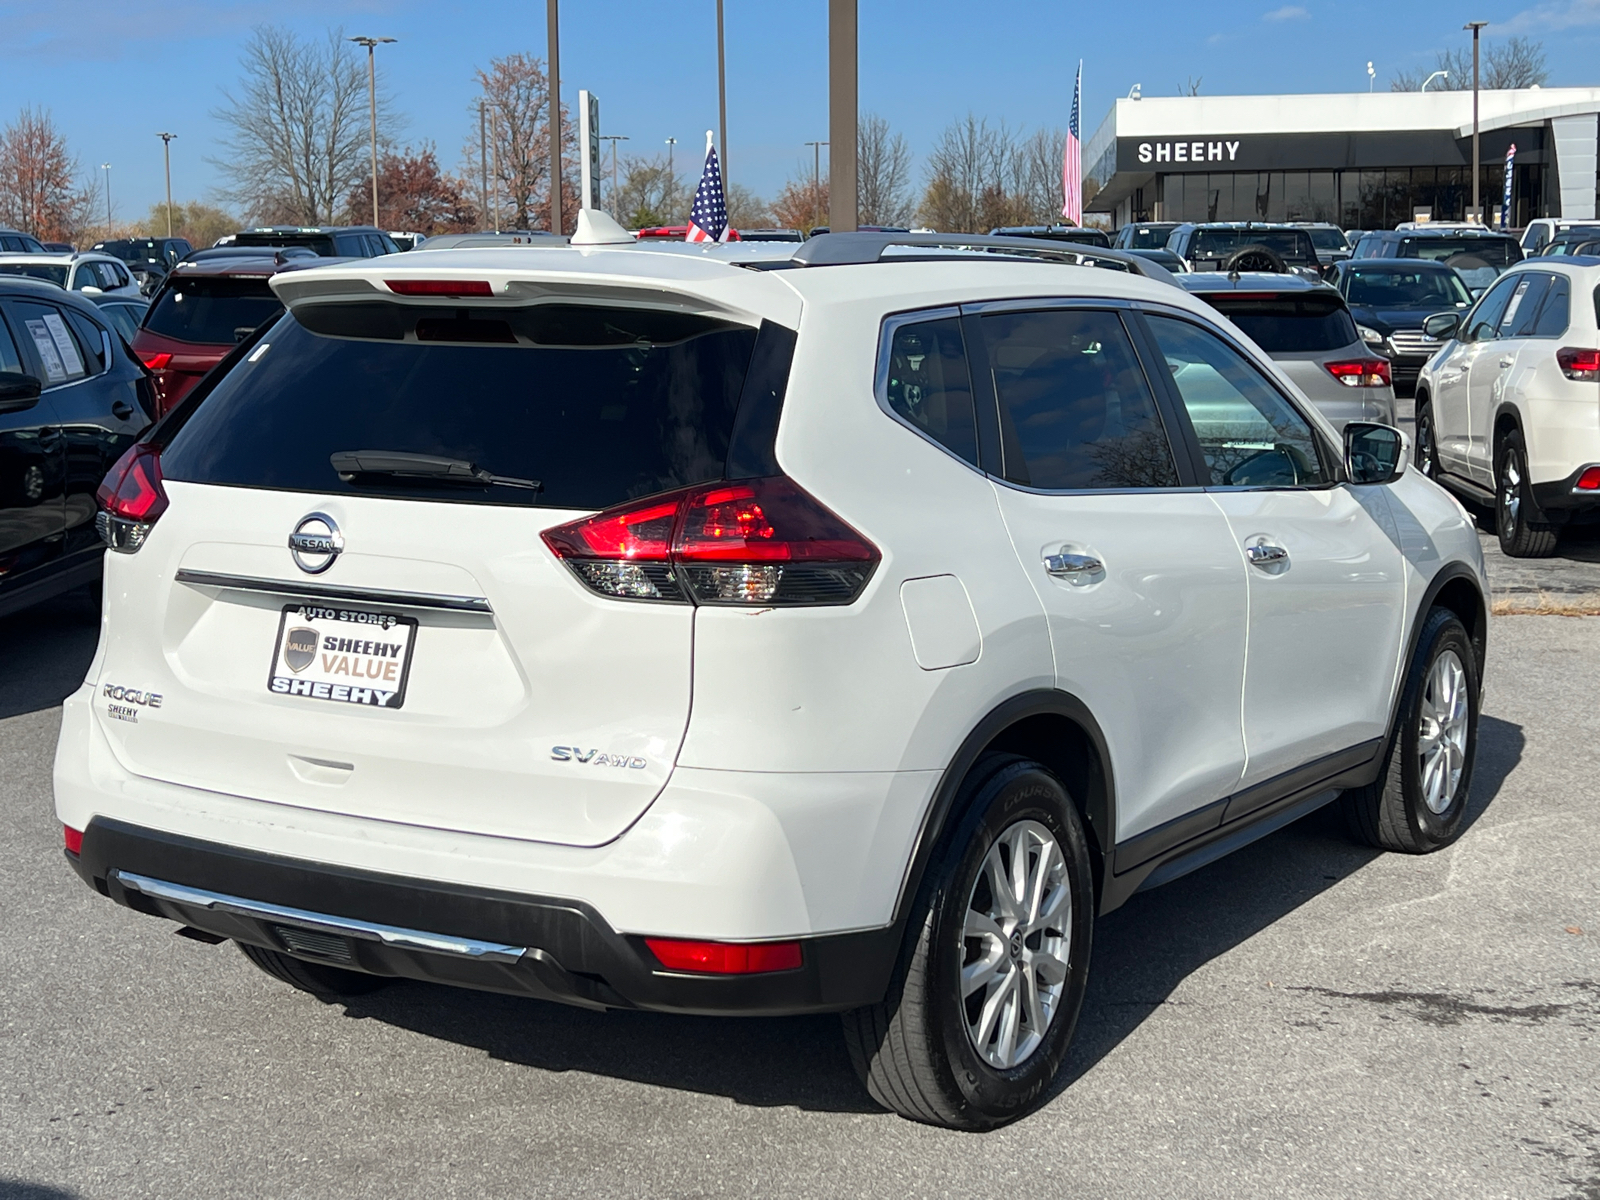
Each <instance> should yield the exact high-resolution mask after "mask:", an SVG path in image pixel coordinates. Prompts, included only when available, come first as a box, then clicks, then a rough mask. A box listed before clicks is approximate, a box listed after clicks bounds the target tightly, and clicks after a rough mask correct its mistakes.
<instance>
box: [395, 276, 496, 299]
mask: <svg viewBox="0 0 1600 1200" xmlns="http://www.w3.org/2000/svg"><path fill="white" fill-rule="evenodd" d="M383 282H384V284H385V286H387V287H388V289H389V290H390V291H391V292H393V293H394V294H395V295H396V296H492V295H494V288H492V287H490V286H489V281H488V280H487V279H385V280H384V281H383Z"/></svg>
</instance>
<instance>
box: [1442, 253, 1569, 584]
mask: <svg viewBox="0 0 1600 1200" xmlns="http://www.w3.org/2000/svg"><path fill="white" fill-rule="evenodd" d="M1597 316H1600V259H1595V258H1586V257H1576V258H1567V257H1561V258H1551V257H1540V258H1533V259H1528V260H1527V261H1525V262H1523V263H1520V264H1519V265H1517V266H1515V267H1512V268H1511V269H1510V270H1509V271H1507V272H1506V273H1505V274H1504V275H1502V276H1501V277H1500V278H1499V279H1498V280H1496V281H1495V284H1494V286H1493V287H1491V288H1490V289H1489V290H1488V291H1487V292H1485V293H1484V294H1483V296H1482V298H1480V299H1479V300H1478V302H1477V304H1475V305H1474V306H1473V307H1472V309H1471V310H1470V311H1468V312H1467V313H1465V314H1462V313H1455V312H1445V313H1436V314H1435V315H1433V316H1431V317H1428V318H1427V320H1426V321H1425V322H1424V323H1423V331H1424V333H1425V334H1427V335H1428V336H1429V337H1431V338H1435V339H1444V343H1445V344H1444V345H1443V346H1441V347H1440V348H1439V350H1438V351H1437V352H1436V353H1435V354H1434V355H1433V357H1432V358H1430V359H1429V360H1428V362H1427V364H1426V365H1425V366H1424V367H1423V368H1422V373H1421V375H1420V376H1419V377H1418V379H1417V436H1416V461H1417V465H1418V467H1420V468H1421V469H1422V471H1423V473H1424V474H1426V475H1429V476H1431V477H1432V478H1434V479H1436V480H1438V481H1439V482H1440V483H1442V484H1444V485H1445V486H1446V487H1448V488H1450V489H1451V490H1452V491H1455V492H1459V493H1460V494H1461V495H1463V496H1466V497H1467V498H1469V499H1472V500H1476V501H1478V502H1479V503H1482V504H1485V505H1488V504H1492V505H1493V506H1494V511H1495V529H1496V531H1497V532H1498V534H1499V537H1500V547H1501V549H1503V550H1504V551H1505V552H1506V553H1507V554H1509V555H1512V556H1514V557H1517V558H1538V557H1543V556H1545V555H1549V554H1552V553H1554V552H1555V548H1556V544H1557V541H1558V539H1559V536H1560V531H1561V529H1562V528H1563V527H1565V526H1567V525H1569V524H1576V523H1587V522H1592V521H1595V520H1600V325H1597V320H1596V318H1597Z"/></svg>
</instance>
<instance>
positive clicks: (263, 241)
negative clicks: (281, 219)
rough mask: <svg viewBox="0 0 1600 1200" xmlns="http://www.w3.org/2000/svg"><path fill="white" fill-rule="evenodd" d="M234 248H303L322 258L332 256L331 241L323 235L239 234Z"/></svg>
mask: <svg viewBox="0 0 1600 1200" xmlns="http://www.w3.org/2000/svg"><path fill="white" fill-rule="evenodd" d="M233 244H234V245H235V246H304V247H306V248H307V249H308V250H311V251H313V252H314V253H316V254H318V255H319V256H321V257H323V258H331V257H333V254H334V249H333V239H332V238H331V237H329V236H328V235H327V234H325V233H241V234H239V235H238V237H236V238H234V240H233Z"/></svg>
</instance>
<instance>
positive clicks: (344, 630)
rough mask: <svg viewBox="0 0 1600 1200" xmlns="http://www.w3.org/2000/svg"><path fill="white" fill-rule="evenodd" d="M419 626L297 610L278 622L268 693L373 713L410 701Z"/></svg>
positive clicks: (322, 609)
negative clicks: (354, 706) (364, 708)
mask: <svg viewBox="0 0 1600 1200" xmlns="http://www.w3.org/2000/svg"><path fill="white" fill-rule="evenodd" d="M416 634H417V620H416V618H415V617H402V616H397V615H396V614H394V613H386V612H374V611H372V610H371V609H360V608H341V607H334V606H331V605H323V604H291V605H289V606H287V607H286V608H285V609H284V610H283V617H282V619H281V620H279V622H278V644H277V648H276V649H275V650H274V651H273V654H272V672H271V674H270V675H268V677H267V690H268V691H270V692H274V693H276V694H277V695H280V696H308V697H310V698H311V699H313V700H331V701H336V702H338V703H340V704H361V705H366V706H367V707H369V708H399V707H400V706H401V705H402V704H404V703H405V699H406V677H407V676H408V675H409V674H410V673H411V650H412V647H413V646H414V645H415V644H416V640H417V639H416Z"/></svg>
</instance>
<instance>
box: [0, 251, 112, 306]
mask: <svg viewBox="0 0 1600 1200" xmlns="http://www.w3.org/2000/svg"><path fill="white" fill-rule="evenodd" d="M0 275H21V276H23V277H24V278H27V279H41V280H43V281H44V282H46V283H53V284H55V285H56V286H57V287H59V288H65V289H66V290H67V291H69V292H89V293H90V294H92V295H102V294H103V295H107V296H130V297H133V298H134V299H137V298H138V297H139V285H138V283H137V282H135V280H134V278H133V276H132V275H130V274H129V273H128V268H127V266H126V265H125V264H124V263H123V262H122V261H121V260H120V259H117V258H113V257H112V256H111V255H109V254H99V253H96V252H95V251H92V250H90V251H79V252H77V253H72V254H69V253H60V254H56V253H44V254H0Z"/></svg>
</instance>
